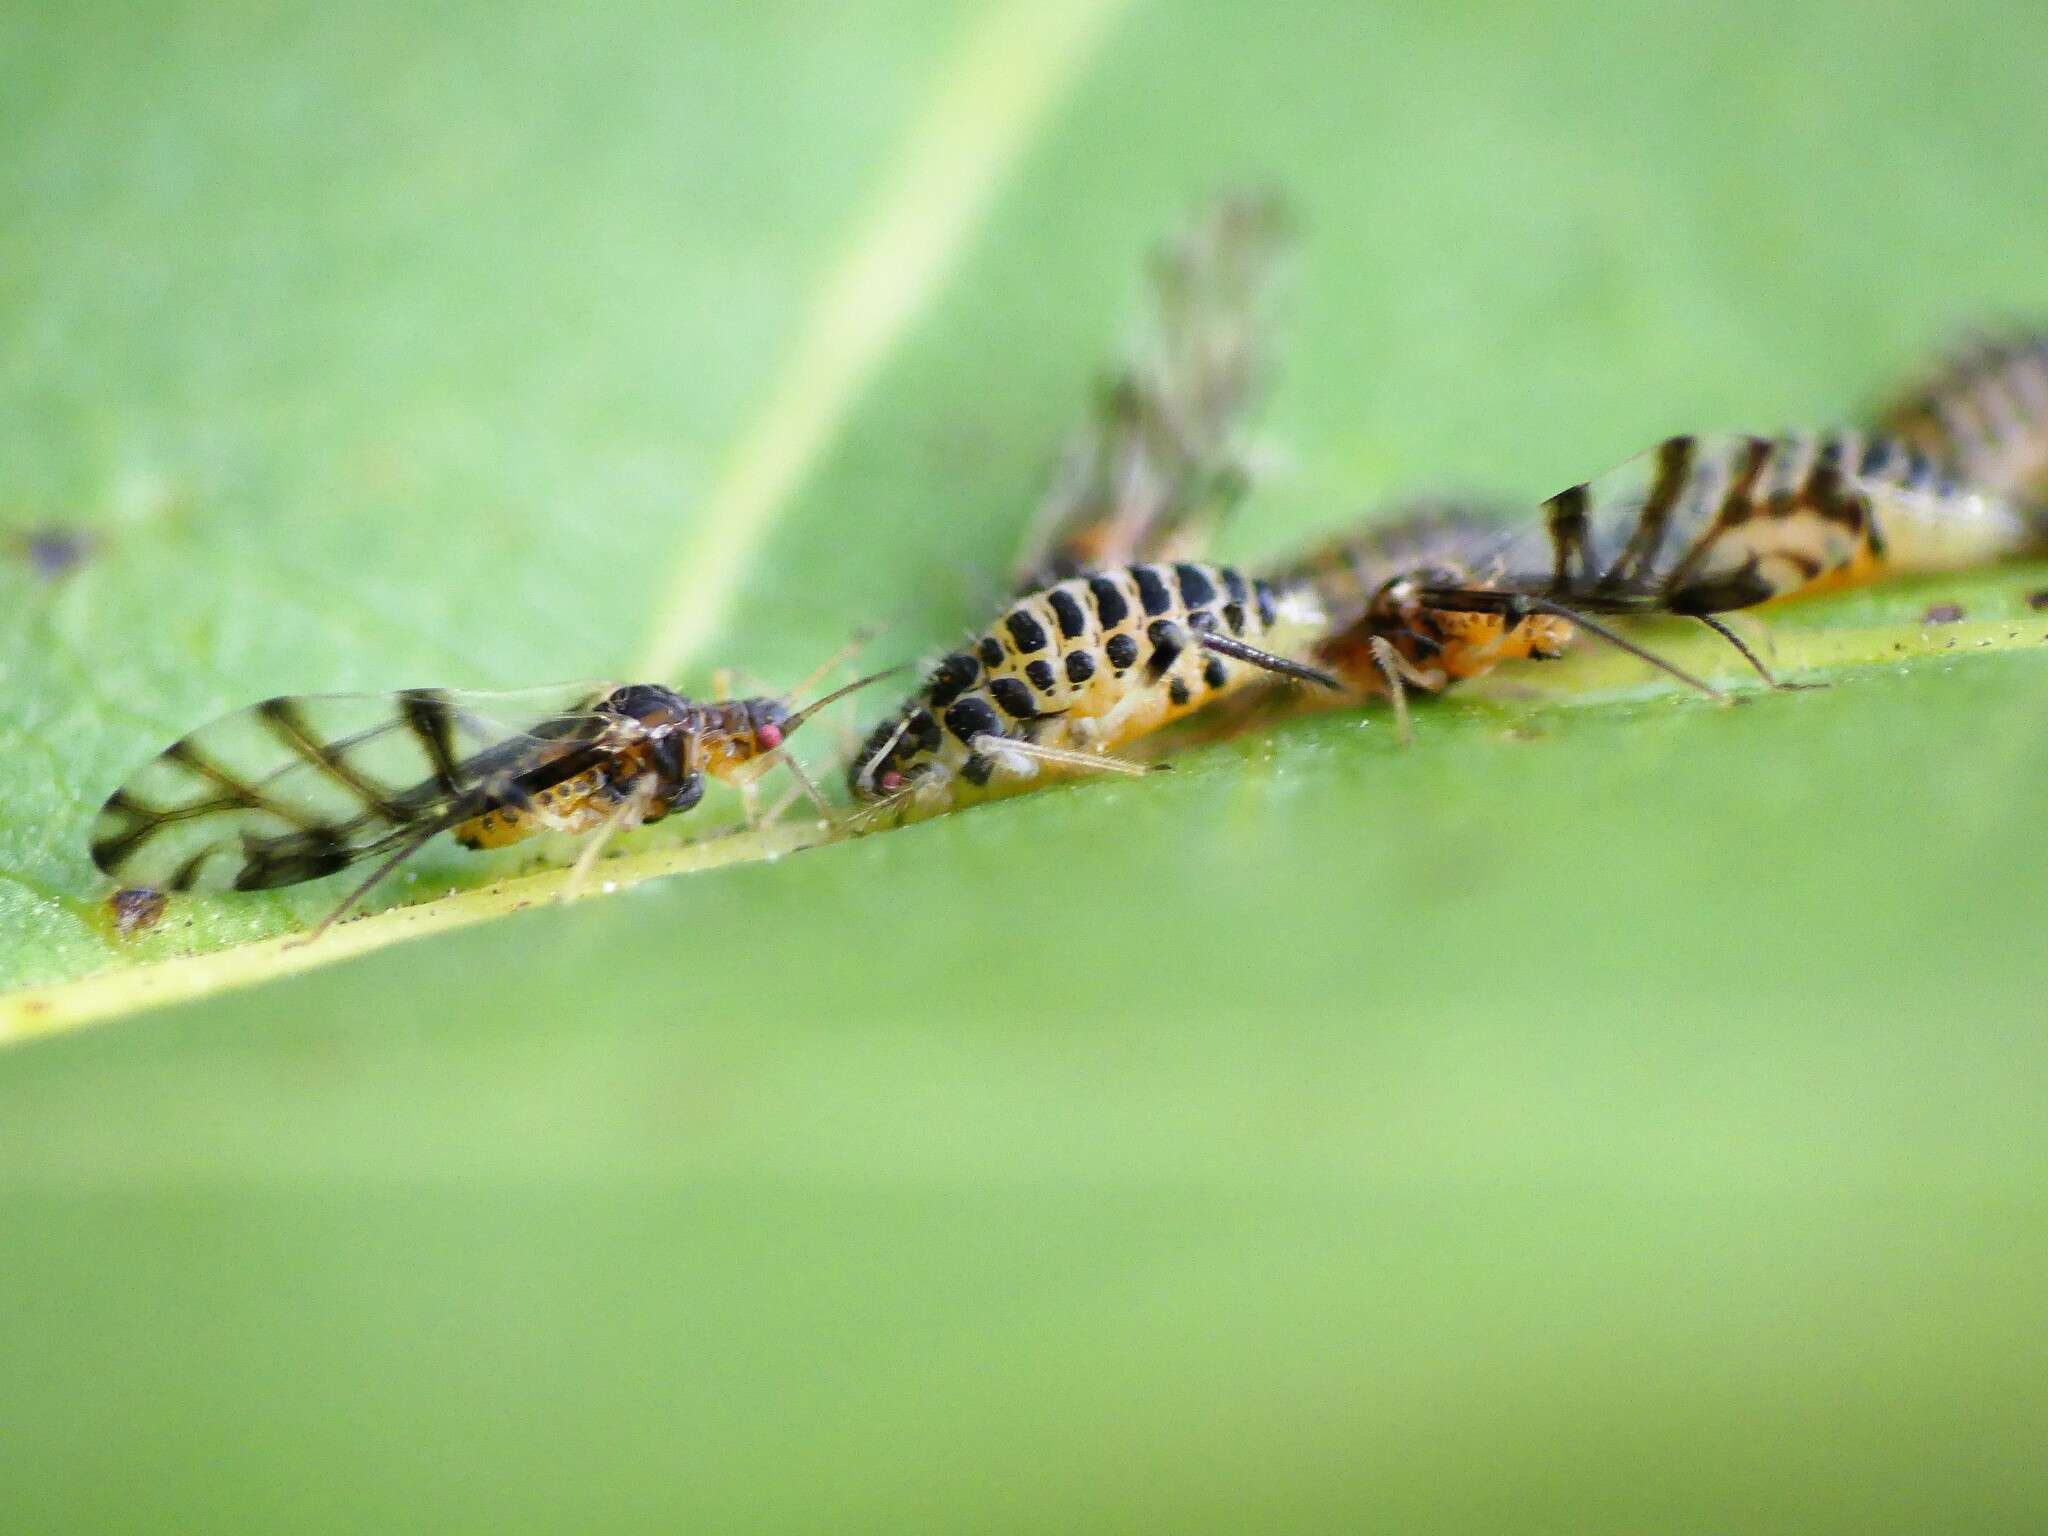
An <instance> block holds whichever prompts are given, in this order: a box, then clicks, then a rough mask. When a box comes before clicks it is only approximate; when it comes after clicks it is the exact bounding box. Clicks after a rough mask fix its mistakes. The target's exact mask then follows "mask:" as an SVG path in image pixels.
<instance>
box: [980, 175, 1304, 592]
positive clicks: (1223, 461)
mask: <svg viewBox="0 0 2048 1536" xmlns="http://www.w3.org/2000/svg"><path fill="white" fill-rule="evenodd" d="M1290 244H1291V239H1290V234H1289V227H1288V219H1287V215H1286V212H1285V210H1284V208H1283V207H1282V206H1281V204H1280V202H1279V200H1278V199H1277V198H1276V197H1274V196H1272V195H1270V194H1266V193H1256V192H1244V193H1236V194H1231V195H1226V196H1224V197H1221V198H1219V199H1218V200H1217V201H1216V202H1215V203H1213V204H1212V205H1210V206H1209V207H1207V208H1205V209H1204V210H1202V211H1201V212H1200V213H1199V214H1198V215H1196V216H1195V217H1194V218H1193V219H1191V220H1190V221H1189V223H1188V224H1187V226H1186V227H1185V228H1183V229H1182V230H1180V231H1179V232H1178V233H1177V234H1176V235H1174V236H1173V237H1171V238H1170V239H1168V240H1167V241H1165V242H1164V243H1163V244H1162V245H1161V247H1160V249H1159V250H1158V251H1156V252H1155V253H1154V255H1153V258H1152V262H1151V268H1150V303H1149V306H1148V313H1147V316H1146V323H1145V326H1144V331H1143V339H1142V341H1141V343H1140V345H1139V346H1138V347H1137V348H1135V349H1134V352H1133V355H1132V357H1131V360H1130V361H1129V362H1128V363H1126V364H1125V365H1124V366H1123V367H1122V368H1120V369H1118V370H1117V371H1116V372H1114V373H1113V374H1111V375H1110V376H1109V377H1108V378H1107V379H1105V380H1104V381H1103V384H1102V386H1101V387H1100V388H1099V390H1098V391H1097V395H1096V401H1095V406H1094V410H1093V413H1092V414H1091V416H1090V418H1089V419H1088V421H1087V422H1085V423H1084V424H1083V426H1082V427H1081V428H1080V429H1079V430H1078V431H1076V432H1075V433H1074V435H1073V437H1072V438H1071V439H1070V440H1069V442H1068V444H1067V446H1066V448H1065V450H1064V451H1063V452H1062V454H1061V456H1060V463H1059V467H1058V469H1057V470H1056V471H1055V473H1054V477H1053V483H1052V485H1051V487H1050V488H1049V489H1048V491H1047V493H1046V496H1045V498H1044V500H1043V501H1042V502H1041V503H1040V505H1039V508H1038V512H1037V515H1036V516H1035V517H1034V518H1033V520H1032V524H1031V528H1030V531H1029V533H1028V534H1027V536H1026V539H1025V543H1024V550H1023V553H1022V554H1021V555H1020V557H1019V559H1018V562H1017V565H1016V569H1015V571H1014V572H1013V574H1012V586H1011V590H1012V591H1013V592H1015V593H1017V594H1019V595H1022V594H1025V593H1029V592H1035V591H1038V590H1040V589H1042V588H1045V587H1049V586H1051V585H1052V584H1053V583H1054V582H1056V581H1061V580H1063V579H1065V578H1067V577H1070V576H1078V575H1082V574H1084V573H1085V572H1088V571H1092V570H1098V569H1104V568H1113V567H1117V566H1125V565H1131V564H1135V563H1137V562H1139V561H1145V560H1169V561H1170V560H1185V559H1194V558H1198V557H1199V556H1200V555H1201V554H1202V553H1203V552H1204V550H1205V549H1206V547H1207V545H1208V542H1209V538H1210V536H1211V535H1212V534H1213V532H1214V531H1215V529H1216V527H1217V526H1218V525H1219V524H1220V523H1221V522H1222V521H1223V520H1224V519H1225V518H1226V517H1227V516H1228V515H1229V514H1230V512H1231V511H1232V510H1233V509H1234V508H1235V507H1236V506H1237V504H1238V502H1239V501H1240V500H1241V499H1242V498H1243V497H1244V495H1245V493H1246V491H1247V490H1248V488H1249V486H1250V483H1251V479H1252V460H1253V457H1254V454H1253V450H1252V447H1251V445H1250V444H1249V443H1248V442H1247V441H1246V440H1245V426H1246V422H1247V420H1248V419H1249V418H1250V416H1251V415H1252V414H1253V412H1254V411H1255V409H1256V407H1257V405H1258V403H1259V401H1260V399H1261V397H1262V395H1263V393H1264V386H1265V382H1266V377H1267V375H1268V373H1269V372H1270V366H1271V364H1270V357H1269V353H1270V351H1271V335H1270V333H1271V330H1272V312H1273V310H1274V308H1275V302H1274V295H1275V293H1276V291H1277V290H1278V288H1279V287H1280V282H1279V275H1280V272H1281V270H1282V268H1283V267H1284V265H1285V257H1286V254H1287V252H1288V250H1289V248H1290Z"/></svg>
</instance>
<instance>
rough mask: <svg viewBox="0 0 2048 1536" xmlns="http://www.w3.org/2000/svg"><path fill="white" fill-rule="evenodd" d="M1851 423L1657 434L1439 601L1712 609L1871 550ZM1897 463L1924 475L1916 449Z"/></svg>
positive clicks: (1601, 609)
mask: <svg viewBox="0 0 2048 1536" xmlns="http://www.w3.org/2000/svg"><path fill="white" fill-rule="evenodd" d="M1868 446H1869V445H1867V444H1866V443H1865V441H1864V440H1863V439H1862V438H1860V437H1859V436H1858V435H1857V434H1855V433H1829V434H1797V435H1793V436H1788V437H1779V438H1769V437H1750V436H1744V435H1741V434H1737V433H1717V434H1712V435H1706V436H1699V437H1673V438H1667V439H1666V440H1665V441H1663V442H1662V443H1659V444H1658V445H1657V446H1656V447H1655V448H1653V449H1651V450H1650V451H1649V452H1647V453H1643V454H1639V455H1637V456H1636V457H1635V458H1633V459H1630V460H1629V461H1628V462H1626V463H1625V464H1622V465H1620V466H1619V467H1617V468H1615V469H1612V470H1610V471H1608V472H1607V473H1606V474H1604V475H1601V476H1599V477H1598V478H1596V479H1593V480H1589V481H1586V482H1584V483H1582V484H1579V485H1575V486H1572V487H1571V488H1570V489H1568V490H1565V491H1561V492H1559V493H1558V494H1557V495H1555V496H1553V497H1551V498H1550V500H1548V501H1547V502H1545V503H1544V504H1543V513H1544V520H1543V524H1542V527H1541V529H1540V530H1537V531H1536V532H1535V533H1533V534H1532V535H1530V536H1525V537H1523V538H1520V539H1518V540H1516V541H1514V543H1513V544H1511V545H1510V546H1509V547H1508V548H1506V549H1505V550H1504V551H1503V552H1502V556H1501V570H1500V572H1499V574H1498V575H1497V576H1495V577H1494V578H1493V579H1491V580H1489V581H1486V582H1484V583H1483V584H1482V585H1483V588H1484V591H1483V592H1473V591H1458V590H1447V591H1444V592H1441V593H1438V592H1434V591H1432V592H1431V593H1430V594H1429V595H1430V597H1431V598H1432V600H1440V601H1441V602H1442V605H1443V606H1446V607H1458V606H1468V607H1469V606H1498V605H1499V603H1500V601H1501V600H1502V599H1504V598H1507V597H1512V596H1529V597H1543V598H1549V599H1552V600H1554V601H1558V602H1563V603H1569V604H1570V605H1572V606H1573V607H1575V608H1578V609H1581V610H1584V611H1587V612H1592V613H1640V612H1655V611H1660V610H1661V611H1666V612H1674V613H1719V612H1724V611H1726V610H1728V609H1733V608H1746V607H1749V606H1750V605H1752V604H1754V603H1760V602H1764V601H1766V600H1768V599H1770V598H1774V597H1783V596H1786V595H1788V594H1790V593H1792V592H1796V591H1799V590H1801V589H1802V588H1804V587H1807V586H1810V585H1812V584H1813V583H1814V582H1816V581H1818V580H1820V579H1821V578H1823V577H1825V576H1829V575H1832V574H1836V573H1839V572H1843V571H1846V570H1848V569H1850V568H1851V567H1853V566H1855V565H1856V564H1857V563H1858V562H1860V561H1867V560H1870V559H1873V558H1875V557H1876V556H1877V555H1879V554H1881V553H1882V535H1881V532H1880V530H1879V529H1878V526H1877V520H1876V518H1875V517H1874V515H1873V512H1872V490H1873V488H1874V486H1875V485H1876V482H1874V481H1871V480H1868V479H1866V478H1864V477H1863V475H1862V467H1863V465H1864V463H1865V460H1866V456H1867V448H1868ZM1912 457H1913V459H1914V460H1915V462H1914V463H1913V464H1910V465H1907V464H1901V465H1900V466H1898V472H1899V474H1900V475H1901V476H1908V475H1910V476H1919V477H1922V478H1928V479H1931V478H1932V475H1933V466H1932V465H1931V463H1929V461H1927V460H1926V459H1925V458H1924V457H1923V456H1919V455H1914V456H1912Z"/></svg>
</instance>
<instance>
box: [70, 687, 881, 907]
mask: <svg viewBox="0 0 2048 1536" xmlns="http://www.w3.org/2000/svg"><path fill="white" fill-rule="evenodd" d="M843 659H844V658H843V656H842V657H837V658H834V660H833V661H832V662H830V663H828V664H827V667H826V668H825V669H821V670H820V672H819V673H818V674H814V675H813V677H812V678H811V679H808V680H807V681H806V682H805V683H804V684H802V685H800V686H799V687H798V688H797V689H795V690H793V691H792V695H791V697H794V696H795V695H796V694H799V693H802V692H804V691H805V690H806V689H808V688H809V687H810V686H811V685H812V684H813V683H815V681H816V680H817V677H818V676H822V675H823V672H824V671H825V670H829V668H830V667H832V666H836V665H838V664H839V663H840V661H841V660H843ZM887 675H888V673H886V672H877V673H872V674H870V675H868V676H866V677H862V678H859V679H857V680H856V681H854V682H851V683H848V684H847V685H846V686H845V687H843V688H838V689H834V690H833V691H832V692H830V693H828V694H826V695H824V696H823V697H822V698H819V699H816V700H814V701H813V702H812V703H810V704H808V705H806V706H805V707H803V708H802V709H792V708H791V707H790V703H789V701H788V700H787V699H782V698H748V699H736V700H732V701H729V702H724V703H704V702H700V701H697V700H693V699H689V698H685V697H684V696H683V695H682V694H679V693H676V692H674V691H673V690H671V689H668V688H664V687H660V686H658V685H654V684H644V683H643V684H634V685H631V686H628V687H623V688H610V687H603V686H596V685H592V684H589V683H575V684H564V685H561V686H560V687H556V688H545V689H530V690H526V691H523V692H518V693H498V694H487V693H457V692H452V691H449V690H445V689H434V688H413V689H407V690H406V691H404V692H402V693H395V694H312V695H306V696H302V697H296V698H275V699H266V700H265V701H264V702H263V703H261V704H257V705H254V706H252V707H251V708H248V709H244V710H240V711H238V712H236V713H234V714H231V715H226V716H223V717H222V718H220V719H218V720H215V721H213V722H212V723H211V724H209V725H206V726H203V727H201V728H200V729H199V730H197V731H194V732H193V733H192V734H191V735H189V736H187V737H185V738H184V739H183V740H180V741H177V742H174V743H173V744H172V745H171V746H170V747H168V748H166V749H165V750H164V751H163V752H162V753H161V754H160V755H159V756H157V757H156V758H154V759H152V760H151V761H150V762H148V763H146V764H144V765H143V767H142V768H141V769H139V770H138V771H137V772H136V773H135V774H134V776H133V777H131V778H130V779H129V780H128V782H127V783H125V784H123V785H122V786H121V788H119V789H117V790H116V791H114V793H113V794H112V795H110V796H109V797H108V798H107V802H106V804H105V805H104V806H103V807H102V808H101V810H100V813H99V817H98V819H97V820H96V821H95V822H94V824H93V831H92V859H93V862H94V863H95V864H97V865H98V866H99V867H100V868H101V869H102V870H104V871H106V873H108V874H110V875H112V876H114V877H116V878H117V879H119V880H121V881H122V882H123V883H124V884H125V885H130V886H149V887H152V888H155V889H158V890H165V891H186V890H193V889H207V890H219V889H232V890H238V891H254V890H267V889H270V888H271V887H274V886H283V885H296V884H298V883H299V882H301V881H305V880H317V879H320V878H321V877H323V876H325V875H331V874H334V873H336V872H338V871H340V870H344V869H347V868H350V867H351V866H353V865H355V864H358V863H360V862H361V861H363V860H366V859H377V860H379V862H378V864H377V866H376V867H375V868H374V869H373V870H372V871H371V872H370V874H369V875H368V877H367V878H365V879H364V880H363V881H362V882H361V883H360V884H359V885H357V886H356V887H355V889H354V890H352V891H351V892H350V893H349V894H348V896H347V897H346V898H345V899H344V900H343V901H342V903H341V904H340V905H339V906H338V907H336V908H335V909H334V911H333V912H331V913H330V914H329V915H328V916H327V917H326V919H325V920H323V921H322V922H321V924H320V926H319V928H316V929H315V930H314V932H315V934H318V933H319V932H321V931H323V930H325V929H326V928H327V926H328V925H329V924H331V923H333V922H334V921H335V919H337V918H339V917H340V916H341V915H342V914H343V913H344V912H346V911H348V910H349V909H350V908H351V907H353V906H354V905H355V904H356V902H358V901H359V900H361V899H362V897H363V896H364V895H366V894H367V893H368V892H369V890H370V889H371V887H373V886H374V885H376V884H377V882H378V881H380V880H382V879H383V878H384V877H385V876H386V875H388V874H389V873H391V871H392V870H394V869H396V868H397V867H398V866H399V865H400V864H401V863H403V862H404V861H405V860H406V859H408V858H410V857H411V856H412V855H413V854H415V853H417V852H418V851H419V850H420V849H421V848H423V847H424V846H425V845H426V844H427V843H428V842H429V841H431V840H432V839H433V838H434V837H436V836H437V835H438V834H440V833H442V832H451V833H453V834H454V837H455V840H456V842H458V843H460V844H461V845H462V846H463V847H465V848H475V849H485V848H501V847H505V846H507V845H508V844H512V843H516V842H520V841H523V840H524V839H526V838H528V837H531V836H533V835H534V834H535V833H538V832H567V833H592V834H595V835H594V836H593V837H592V840H591V841H590V842H589V843H588V844H587V845H586V846H585V847H584V849H583V851H582V855H581V857H580V858H579V859H578V860H577V863H576V869H575V873H574V875H573V876H572V888H573V885H574V884H575V883H577V882H580V881H581V880H582V878H583V877H584V876H586V875H587V874H588V872H589V870H590V868H591V866H592V865H593V864H594V863H595V861H596V859H597V857H598V856H599V854H600V853H601V852H602V851H603V849H604V846H605V844H606V843H607V842H608V841H609V840H610V839H611V838H612V837H613V836H615V835H616V834H618V833H620V832H623V831H626V830H628V829H630V828H632V827H636V826H640V825H642V824H645V823H648V822H655V821H660V820H662V819H663V818H665V817H668V816H671V815H674V814H676V813H678V812H681V811H687V810H689V809H690V808H691V807H693V806H695V805H696V804H697V802H698V801H699V800H700V799H702V798H703V795H704V788H705V776H706V775H707V774H709V775H711V776H713V777H715V778H719V779H723V780H726V781H727V782H730V783H735V784H742V785H744V784H749V783H751V782H752V781H753V780H754V779H755V778H757V777H758V776H759V775H760V774H761V773H763V772H765V771H766V770H767V768H768V767H770V766H772V764H773V763H775V762H780V763H781V764H782V765H783V766H785V767H786V768H788V770H789V771H790V773H791V774H792V775H793V776H794V777H795V778H796V779H797V782H798V784H799V786H800V787H801V790H802V792H804V793H807V794H809V795H810V796H811V798H812V799H813V800H814V801H815V802H816V803H817V804H818V806H819V808H820V810H821V811H825V806H824V801H823V799H822V797H821V796H819V794H818V791H817V789H816V787H815V786H814V785H812V784H811V782H810V779H809V778H808V776H807V775H805V774H804V772H803V770H802V769H801V768H800V767H798V766H797V764H796V762H795V761H794V759H792V758H791V757H789V756H788V755H787V753H786V751H785V750H784V748H785V746H786V744H787V742H788V740H789V738H790V737H791V736H792V735H794V734H795V733H796V731H797V730H799V729H800V728H801V727H802V726H803V724H804V723H805V722H806V721H807V720H809V719H810V718H811V717H812V716H813V715H815V714H817V712H818V711H819V710H821V709H823V708H824V707H825V706H826V705H828V704H831V703H833V702H834V701H835V700H837V699H840V698H843V697H844V696H845V695H847V694H849V693H851V692H853V691H854V690H855V689H857V688H864V687H866V686H867V685H868V684H869V683H872V682H874V681H876V679H878V678H880V677H885V676H887ZM825 814H827V815H829V814H830V812H829V811H825Z"/></svg>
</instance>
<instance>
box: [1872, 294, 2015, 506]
mask: <svg viewBox="0 0 2048 1536" xmlns="http://www.w3.org/2000/svg"><path fill="white" fill-rule="evenodd" d="M1878 424H1879V426H1881V427H1882V428H1883V429H1884V430H1885V431H1887V432H1890V433H1893V434H1895V435H1897V436H1899V437H1902V438H1904V439H1905V440H1906V441H1907V442H1909V443H1911V444H1912V445H1913V446H1914V447H1915V448H1918V449H1920V450H1921V451H1922V452H1923V453H1927V454H1930V455H1932V456H1933V457H1934V458H1936V459H1939V460H1941V461H1942V462H1943V463H1944V464H1946V465H1948V466H1949V467H1951V468H1952V469H1954V470H1955V472H1956V473H1957V474H1959V475H1961V476H1962V477H1963V478H1964V479H1966V480H1968V481H1969V482H1971V483H1972V484H1973V485H1976V486H1978V487H1980V488H1982V489H1983V490H1985V491H1988V492H1990V493H1992V494H1993V495H2002V496H2009V497H2011V498H2013V499H2014V500H2015V501H2018V502H2020V503H2021V504H2023V505H2025V506H2027V507H2029V508H2030V509H2032V510H2033V512H2034V513H2035V517H2034V532H2035V534H2036V536H2037V538H2039V539H2042V540H2048V335H2042V334H2039V333H2035V334H2025V333H2022V334H2017V335H2011V336H2000V337H1986V338H1983V339H1980V340H1978V341H1976V342H1975V343H1973V344H1972V345H1970V346H1969V347H1967V348H1965V349H1963V350H1961V351H1959V352H1958V353H1957V354H1956V355H1955V356H1953V357H1952V358H1950V359H1949V360H1948V362H1947V363H1946V364H1945V365H1944V367H1943V368H1942V369H1941V371H1940V372H1939V373H1937V374H1935V375H1934V376H1933V377H1931V378H1929V379H1927V380H1926V381H1925V382H1923V383H1922V384H1921V385H1920V386H1919V387H1918V388H1916V389H1914V390H1912V391H1911V392H1909V393H1908V394H1907V395H1906V396H1905V397H1904V398H1903V399H1901V400H1898V401H1897V402H1895V403H1894V404H1892V405H1891V406H1890V407H1888V408H1887V409H1886V410H1884V411H1883V412H1881V413H1880V414H1879V417H1878Z"/></svg>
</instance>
